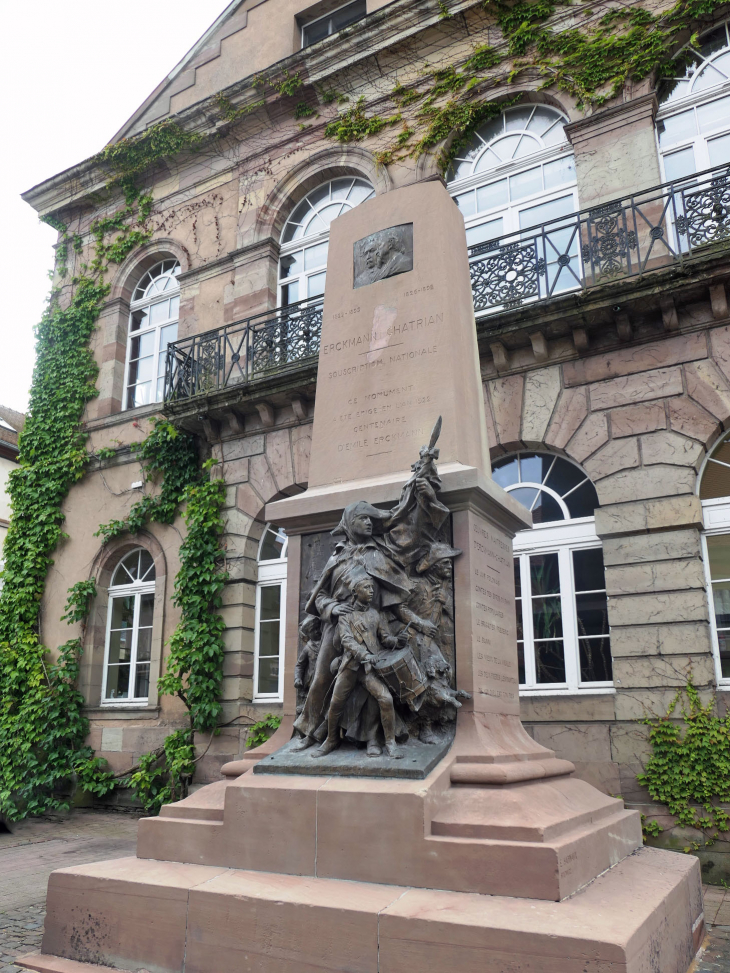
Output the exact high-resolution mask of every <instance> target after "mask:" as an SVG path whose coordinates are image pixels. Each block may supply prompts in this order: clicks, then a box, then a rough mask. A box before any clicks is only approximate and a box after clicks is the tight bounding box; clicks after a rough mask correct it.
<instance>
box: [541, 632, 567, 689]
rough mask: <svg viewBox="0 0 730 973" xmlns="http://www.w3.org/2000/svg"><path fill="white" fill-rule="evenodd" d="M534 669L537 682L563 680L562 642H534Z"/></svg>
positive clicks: (563, 656)
mask: <svg viewBox="0 0 730 973" xmlns="http://www.w3.org/2000/svg"><path fill="white" fill-rule="evenodd" d="M535 670H536V673H537V681H538V682H539V683H551V682H552V683H555V682H565V652H564V651H563V643H562V642H535Z"/></svg>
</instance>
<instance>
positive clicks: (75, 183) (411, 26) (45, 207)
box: [22, 0, 480, 216]
mask: <svg viewBox="0 0 730 973" xmlns="http://www.w3.org/2000/svg"><path fill="white" fill-rule="evenodd" d="M479 5H480V0H461V2H459V3H455V4H453V5H452V6H451V8H450V9H451V12H452V14H456V13H459V12H461V11H463V10H466V9H468V8H471V7H476V6H479ZM440 22H441V8H440V7H439V5H438V2H437V0H425V2H424V0H393V2H392V3H389V4H388V5H387V6H385V7H382V8H380V9H379V10H376V11H374V12H373V13H372V14H370V15H368V17H367V18H366V21H364V22H363V21H359V22H358V23H356V24H353V25H352V27H350V28H345V29H344V30H343V31H340V32H339V33H337V34H335V35H333V36H332V37H331V38H328V39H325V40H324V41H321V42H319V43H318V44H316V45H313V47H314V48H316V50H312V49H311V48H304V49H302V50H300V51H297V52H296V53H295V54H292V55H290V56H289V57H287V58H284V59H283V60H281V61H278V62H276V63H275V64H272V65H271V66H270V67H269V68H267V69H265V70H264V71H259V72H257V74H252V75H248V76H247V77H245V78H242V79H241V80H240V81H237V82H235V83H234V84H232V85H229V86H228V87H227V88H224V89H223V91H222V92H220V93H217V94H222V95H224V96H225V97H226V98H228V99H229V100H230V102H231V104H232V105H234V107H235V108H243V107H246V106H248V105H252V104H254V103H255V102H257V101H260V100H261V92H260V90H259V89H258V88H256V87H254V85H253V81H254V79H257V78H260V77H262V76H263V77H269V76H272V77H275V76H277V75H280V74H282V73H283V72H284V71H288V72H289V74H297V73H298V74H300V75H301V77H302V78H303V79H304V80H305V82H306V83H307V84H310V85H311V84H314V83H317V82H321V81H323V80H324V79H325V78H327V77H328V76H330V75H333V74H336V73H337V72H338V71H341V70H343V69H344V68H348V69H351V68H352V66H353V65H354V64H355V63H357V62H359V61H362V60H364V59H366V58H370V57H373V56H376V55H377V54H378V53H379V52H381V51H383V50H384V49H386V48H388V47H391V46H393V45H394V44H398V43H400V42H401V41H403V40H405V39H407V38H408V37H412V36H414V35H416V34H418V33H420V32H421V31H423V30H425V29H427V28H429V27H432V26H434V25H437V24H439V23H440ZM217 94H216V96H211V97H207V98H205V99H203V100H201V101H199V102H196V103H195V104H194V105H191V106H190V107H189V108H186V109H185V110H184V111H182V112H180V113H179V114H176V115H169V116H164V117H167V118H174V119H175V121H176V122H177V123H178V124H179V125H180V126H181V127H182V128H183V129H185V131H188V132H197V133H199V134H208V135H209V136H210V138H211V140H212V139H213V138H215V137H216V136H217V135H219V134H224V133H225V132H226V131H227V130H228V129H229V128H230V123H229V122H227V121H225V120H222V119H219V115H220V111H219V109H218V106H217V103H216V97H217ZM270 100H271V101H272V102H274V101H278V100H279V98H278V96H273V95H272V98H271V99H270ZM213 119H216V121H213ZM160 120H161V119H158V120H157V121H160ZM242 141H245V136H244V138H243V139H242ZM108 179H109V173H108V171H106V170H105V169H104V167H103V166H102V165H100V164H99V162H98V159H97V156H92V157H91V158H90V159H86V160H84V161H83V162H80V163H78V165H76V166H72V167H71V168H70V169H66V170H65V171H64V172H61V173H58V174H57V175H55V176H52V177H51V178H50V179H47V180H45V181H44V182H41V183H39V184H38V185H36V186H33V187H32V188H31V189H29V190H27V192H25V193H23V194H22V197H23V199H24V200H25V202H27V203H28V204H29V205H30V206H32V207H33V209H35V210H36V212H38V213H39V214H40V215H41V216H44V215H48V214H50V213H55V212H58V211H61V210H64V209H66V208H68V207H69V206H73V205H77V204H80V203H82V202H83V201H85V200H88V197H89V196H91V195H92V194H94V193H99V192H102V191H103V190H104V188H105V187H106V184H107V182H108Z"/></svg>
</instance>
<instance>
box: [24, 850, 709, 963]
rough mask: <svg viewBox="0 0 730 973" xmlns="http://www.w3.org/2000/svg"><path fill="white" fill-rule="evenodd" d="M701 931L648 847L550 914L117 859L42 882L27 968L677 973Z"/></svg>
mask: <svg viewBox="0 0 730 973" xmlns="http://www.w3.org/2000/svg"><path fill="white" fill-rule="evenodd" d="M703 929H704V927H703V918H702V893H701V884H700V870H699V863H698V862H697V860H696V859H694V858H691V857H689V856H682V855H676V854H673V853H671V852H665V851H659V850H657V849H653V848H642V849H640V850H639V851H638V852H636V853H635V854H633V855H630V856H629V857H628V858H625V859H623V861H621V862H620V863H619V864H618V865H615V866H614V867H613V868H611V869H609V870H608V871H607V872H604V873H603V874H602V875H600V876H599V877H598V878H597V879H595V880H594V881H593V882H591V883H590V885H588V886H587V887H586V888H584V889H583V890H582V891H581V892H580V893H579V894H578V895H572V896H570V897H568V898H566V899H563V900H562V901H560V902H551V901H544V900H543V901H539V900H535V899H522V898H509V897H505V896H487V895H480V894H475V893H464V892H448V891H436V890H434V889H414V888H407V887H404V886H392V885H378V884H370V883H364V882H351V881H341V880H336V879H321V878H313V877H307V876H301V875H281V874H273V873H264V872H251V871H245V870H241V869H235V868H213V867H204V866H199V865H183V864H179V863H161V862H153V861H146V860H141V859H135V858H128V859H121V860H117V861H108V862H96V863H94V864H89V865H82V866H76V867H72V868H66V869H62V870H60V871H57V872H54V873H53V874H52V876H51V880H50V884H49V894H48V912H47V917H46V929H45V936H44V939H43V953H42V955H41V956H40V957H39V956H35V957H32V958H29V959H27V960H26V963H25V965H26V968H27V969H31V970H34V971H36V973H95V971H97V973H98V970H99V967H94V966H92V965H85V964H84V962H83V961H84V960H88V959H92V960H94V961H96V962H98V963H107V964H113V965H114V968H115V969H116V970H120V969H121V970H137V971H139V970H141V969H144V970H154V973H183V970H184V973H241V971H242V970H256V971H257V973H302V971H303V970H306V971H307V973H319V971H322V973H325V971H326V973H332V971H335V970H347V971H348V973H372V971H373V970H376V969H377V970H379V973H437V971H438V973H443V970H459V971H463V973H476V971H479V973H505V971H506V970H507V969H510V970H518V969H519V970H525V971H527V970H535V971H537V970H539V971H540V973H584V971H586V970H587V969H591V970H594V969H595V970H596V971H598V970H601V971H606V973H645V971H647V970H657V971H661V973H686V971H687V968H688V967H689V965H690V963H691V962H692V958H693V956H694V954H695V952H696V950H697V948H698V946H699V944H700V942H701V941H702V936H703ZM60 957H66V959H65V960H62V959H61V958H60ZM74 960H75V961H76V965H63V964H64V963H66V964H68V962H69V961H74ZM102 969H103V967H102ZM105 973H106V971H105Z"/></svg>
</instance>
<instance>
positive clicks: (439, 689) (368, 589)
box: [292, 418, 467, 759]
mask: <svg viewBox="0 0 730 973" xmlns="http://www.w3.org/2000/svg"><path fill="white" fill-rule="evenodd" d="M440 430H441V419H440V418H439V420H438V422H437V423H436V426H435V427H434V430H433V433H432V434H431V440H430V442H429V444H428V446H424V447H423V448H422V449H421V451H420V456H419V460H418V461H417V462H416V463H414V464H413V466H412V467H411V469H412V475H411V477H410V478H409V480H408V482H407V483H406V484H405V486H404V487H403V490H402V491H401V496H400V500H399V502H398V504H397V505H396V506H395V507H394V508H393V509H391V510H381V509H379V508H378V507H374V506H372V505H371V504H369V503H366V502H365V501H358V502H357V503H353V504H350V505H349V506H347V507H346V508H345V510H344V511H343V514H342V519H341V521H340V523H339V525H338V526H337V527H336V528H335V530H334V531H333V532H332V533H333V534H334V535H338V536H339V535H343V536H344V538H345V539H344V540H342V541H340V542H339V543H338V544H337V546H336V548H335V552H334V554H333V555H332V557H330V559H329V561H328V562H327V564H326V565H325V568H324V570H323V572H322V574H321V576H320V577H319V579H318V581H317V582H316V584H315V585H314V589H313V590H312V592H311V594H310V596H309V599H308V601H307V603H306V612H307V614H306V615H305V617H304V619H303V621H302V623H301V626H300V636H301V642H300V651H299V658H298V661H297V667H296V670H295V686H296V687H297V689H298V691H299V693H300V703H299V706H298V707H297V710H298V715H297V719H296V721H295V723H294V727H295V730H296V731H297V734H298V738H297V740H296V741H295V742H294V744H293V745H292V749H293V750H306V749H308V748H312V757H314V758H319V757H324V756H326V755H327V754H329V753H331V752H332V751H333V750H335V749H336V748H337V747H339V746H340V744H341V743H342V741H343V740H347V741H348V742H349V743H350V744H354V745H357V746H360V747H362V746H363V745H364V746H365V752H366V753H367V755H368V756H370V757H377V756H380V755H381V754H382V753H383V751H385V753H386V755H387V756H388V757H391V758H394V759H398V758H399V757H401V756H402V751H401V748H400V746H399V744H401V743H403V742H405V741H406V740H407V739H408V738H409V737H411V738H412V739H418V740H420V741H421V742H422V743H425V744H439V743H442V742H445V741H446V740H447V739H449V738H450V735H451V732H452V731H453V726H454V721H455V719H456V710H457V708H458V707H460V706H461V703H460V702H459V700H460V699H462V698H465V697H467V694H466V693H463V692H461V691H459V690H457V689H456V688H455V685H454V609H453V585H452V561H453V558H455V557H457V556H458V555H459V554H460V553H461V551H459V550H457V549H456V548H454V547H452V546H451V545H450V543H449V536H448V534H449V529H450V518H449V510H448V508H447V507H446V506H444V504H442V503H441V502H440V500H439V499H438V493H439V491H440V489H441V480H440V478H439V475H438V471H437V469H436V465H435V461H436V459H438V455H439V451H438V449H437V447H436V441H437V439H438V436H439V433H440Z"/></svg>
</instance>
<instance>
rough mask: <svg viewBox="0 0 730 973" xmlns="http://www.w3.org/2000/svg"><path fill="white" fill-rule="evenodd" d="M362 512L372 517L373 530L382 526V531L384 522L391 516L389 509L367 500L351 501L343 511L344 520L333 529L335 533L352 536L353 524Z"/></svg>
mask: <svg viewBox="0 0 730 973" xmlns="http://www.w3.org/2000/svg"><path fill="white" fill-rule="evenodd" d="M362 514H365V515H366V516H368V517H370V518H371V520H372V521H373V531H374V532H375V531H376V530H377V529H378V527H380V528H381V533H382V522H383V521H384V520H387V519H388V517H390V511H389V510H379V509H378V508H377V507H374V506H373V505H372V504H371V503H367V502H366V501H365V500H358V501H357V503H351V504H349V505H348V506H347V507H345V509H344V510H343V511H342V520H340V522H339V524H338V525H337V526H336V527H335V529H334V530H333V531H332V533H333V534H346V535H347V536H348V537H349V536H350V532H351V530H352V525H353V523H354V520H355V518H356V517H360V516H361V515H362Z"/></svg>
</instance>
